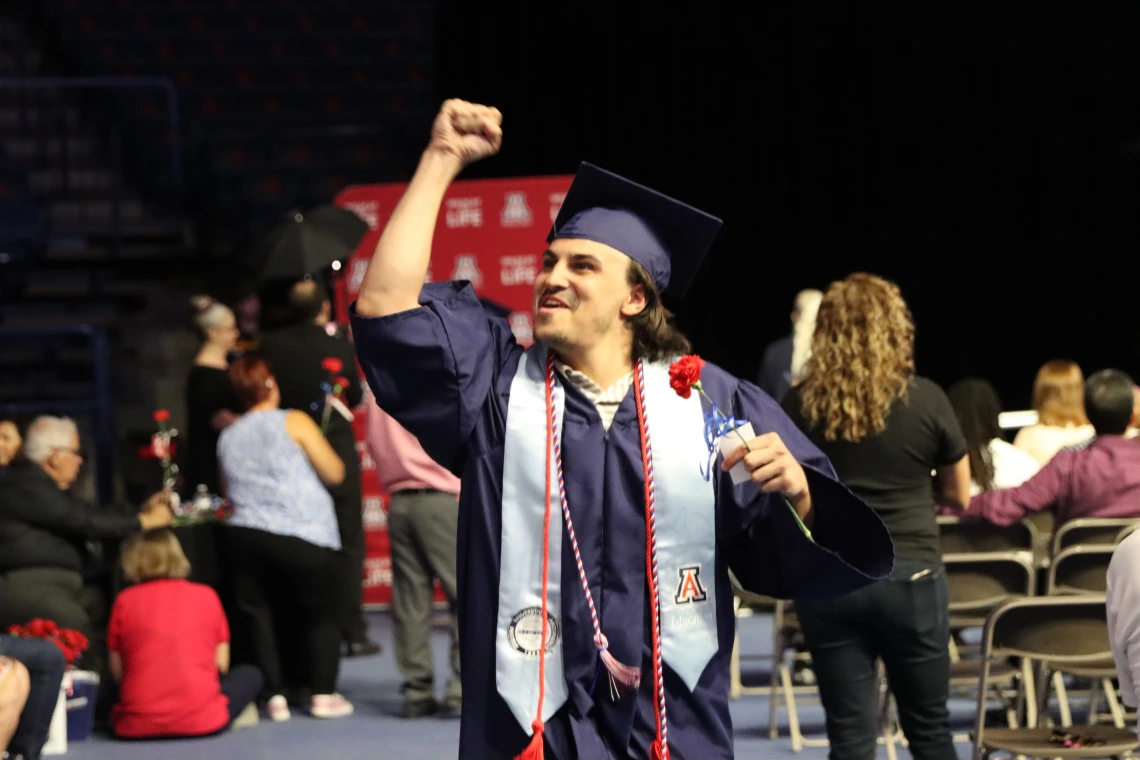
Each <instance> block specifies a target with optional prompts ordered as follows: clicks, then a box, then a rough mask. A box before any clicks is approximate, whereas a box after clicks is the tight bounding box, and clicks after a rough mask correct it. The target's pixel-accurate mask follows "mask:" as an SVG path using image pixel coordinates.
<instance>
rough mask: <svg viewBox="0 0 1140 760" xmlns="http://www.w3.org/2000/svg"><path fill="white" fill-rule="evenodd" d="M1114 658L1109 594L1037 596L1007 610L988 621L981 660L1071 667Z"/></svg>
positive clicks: (1017, 601) (1014, 602)
mask: <svg viewBox="0 0 1140 760" xmlns="http://www.w3.org/2000/svg"><path fill="white" fill-rule="evenodd" d="M1111 656H1112V649H1111V647H1110V646H1109V643H1108V618H1107V614H1106V611H1105V602H1104V594H1099V595H1088V596H1035V597H1025V598H1022V599H1014V600H1011V601H1009V602H1006V603H1005V604H1002V605H1001V606H999V607H998V608H997V609H995V610H994V611H993V612H991V613H990V616H989V617H988V618H987V619H986V625H985V630H984V632H983V634H982V657H983V659H986V660H987V661H990V660H995V659H999V658H1003V657H1027V658H1029V659H1031V660H1048V661H1050V662H1058V663H1064V664H1069V665H1076V664H1082V663H1092V662H1103V661H1104V660H1106V659H1109V658H1110V657H1111Z"/></svg>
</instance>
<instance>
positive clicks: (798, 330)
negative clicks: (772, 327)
mask: <svg viewBox="0 0 1140 760" xmlns="http://www.w3.org/2000/svg"><path fill="white" fill-rule="evenodd" d="M822 300H823V293H821V292H820V291H818V290H811V289H808V290H801V291H800V292H799V293H797V294H796V301H795V305H794V306H793V307H792V332H791V334H790V335H785V336H784V337H782V338H780V339H779V340H774V341H772V342H771V343H769V344H768V347H767V348H765V349H764V357H763V358H762V359H761V360H760V374H759V377H758V378H757V380H756V384H757V385H759V386H760V389H761V390H762V391H764V392H765V393H767V394H768V395H769V396H771V397H772V398H774V399H776V401H780V400H781V399H783V397H784V394H785V393H787V392H788V390H789V389H790V388H791V387H792V386H793V385H795V384H796V383H797V382H798V381H799V379H800V378H799V374H800V372H801V371H802V370H803V367H804V365H805V364H807V359H808V356H810V355H811V339H812V336H813V335H814V334H815V315H816V313H817V312H818V311H819V304H820V302H821V301H822Z"/></svg>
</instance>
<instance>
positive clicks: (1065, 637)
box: [973, 595, 1140, 760]
mask: <svg viewBox="0 0 1140 760" xmlns="http://www.w3.org/2000/svg"><path fill="white" fill-rule="evenodd" d="M1008 657H1017V658H1020V659H1021V666H1022V673H1023V678H1024V682H1023V686H1024V688H1025V691H1026V700H1027V701H1028V702H1029V703H1030V704H1033V703H1035V702H1036V695H1035V690H1034V681H1033V677H1032V668H1033V665H1034V664H1035V663H1037V664H1044V663H1046V662H1049V663H1059V664H1061V665H1063V666H1066V667H1080V666H1082V665H1089V664H1096V663H1099V662H1103V661H1104V659H1105V658H1106V657H1111V649H1110V647H1109V643H1108V621H1107V617H1106V614H1105V603H1104V596H1103V595H1101V596H1054V597H1027V598H1024V599H1015V600H1012V601H1010V602H1006V603H1005V604H1003V605H1001V606H1000V607H998V608H997V609H996V610H994V611H993V612H992V613H991V614H990V616H989V617H988V618H987V620H986V625H985V628H984V632H983V637H982V672H981V674H980V676H979V682H978V707H977V717H976V719H975V725H974V731H973V745H974V746H973V757H974V760H982V759H983V758H987V757H989V755H990V754H991V753H993V752H1006V753H1009V754H1010V755H1013V756H1018V755H1024V756H1028V757H1059V758H1078V757H1080V758H1083V757H1121V756H1123V755H1124V754H1126V753H1129V752H1131V751H1132V750H1133V749H1135V748H1136V747H1137V746H1140V742H1138V741H1137V739H1136V735H1135V734H1133V733H1132V732H1131V731H1127V730H1125V729H1121V728H1116V727H1115V726H1103V725H1100V726H1097V725H1082V726H1074V727H1070V728H1068V729H1067V730H1066V731H1065V732H1064V733H1067V734H1068V735H1069V736H1070V737H1073V736H1076V737H1078V738H1079V739H1080V740H1082V746H1064V744H1063V743H1061V742H1059V741H1057V740H1055V739H1054V736H1055V730H1054V729H1053V728H1051V727H1045V728H1038V727H1036V726H1033V725H1032V724H1030V727H1027V728H1005V729H989V730H987V729H986V727H985V722H986V720H985V719H986V710H985V708H986V700H985V693H986V684H987V681H988V679H989V677H990V672H991V669H992V668H993V667H994V666H995V664H996V663H998V662H1000V661H1002V660H1004V659H1005V658H1008Z"/></svg>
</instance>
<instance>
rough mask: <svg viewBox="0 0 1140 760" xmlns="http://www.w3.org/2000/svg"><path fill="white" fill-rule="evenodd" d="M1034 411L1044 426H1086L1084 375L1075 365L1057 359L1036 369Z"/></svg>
mask: <svg viewBox="0 0 1140 760" xmlns="http://www.w3.org/2000/svg"><path fill="white" fill-rule="evenodd" d="M1033 408H1034V409H1035V410H1037V421H1038V422H1040V423H1041V424H1042V425H1053V426H1056V427H1066V426H1068V425H1087V424H1088V423H1089V418H1088V417H1086V416H1085V376H1084V374H1083V373H1082V372H1081V368H1080V367H1079V366H1078V365H1077V363H1076V362H1070V361H1065V360H1064V359H1054V360H1053V361H1051V362H1045V364H1043V365H1042V366H1041V369H1039V370H1037V377H1036V378H1035V379H1034V381H1033Z"/></svg>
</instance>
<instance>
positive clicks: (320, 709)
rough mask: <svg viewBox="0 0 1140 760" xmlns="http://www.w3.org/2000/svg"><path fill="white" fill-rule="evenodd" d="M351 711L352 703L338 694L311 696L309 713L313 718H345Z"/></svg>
mask: <svg viewBox="0 0 1140 760" xmlns="http://www.w3.org/2000/svg"><path fill="white" fill-rule="evenodd" d="M352 711H353V707H352V703H351V702H349V701H348V700H347V699H345V698H344V697H342V696H341V695H339V694H314V695H313V706H312V709H311V710H310V713H311V714H312V716H313V717H314V718H346V717H348V716H349V715H352Z"/></svg>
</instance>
